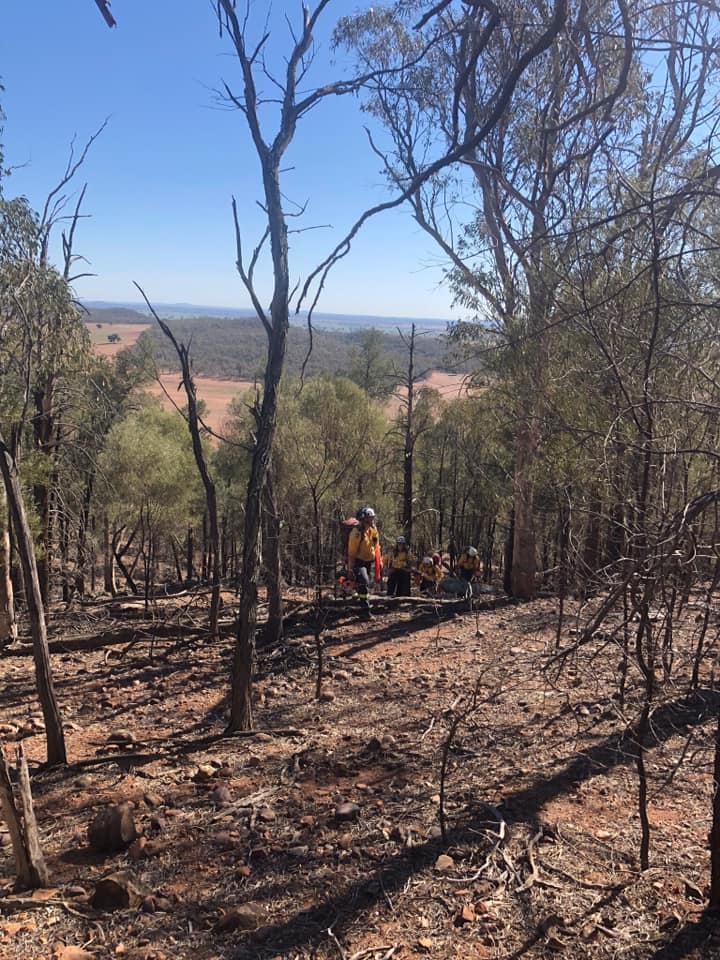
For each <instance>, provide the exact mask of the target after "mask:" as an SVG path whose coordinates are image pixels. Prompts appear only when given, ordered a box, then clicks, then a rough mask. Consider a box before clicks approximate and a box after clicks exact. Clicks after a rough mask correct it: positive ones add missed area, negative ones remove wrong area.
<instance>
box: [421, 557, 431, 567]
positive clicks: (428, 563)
mask: <svg viewBox="0 0 720 960" xmlns="http://www.w3.org/2000/svg"><path fill="white" fill-rule="evenodd" d="M432 562H433V558H432V557H423V563H424V564H425V565H426V566H428V567H431V566H432Z"/></svg>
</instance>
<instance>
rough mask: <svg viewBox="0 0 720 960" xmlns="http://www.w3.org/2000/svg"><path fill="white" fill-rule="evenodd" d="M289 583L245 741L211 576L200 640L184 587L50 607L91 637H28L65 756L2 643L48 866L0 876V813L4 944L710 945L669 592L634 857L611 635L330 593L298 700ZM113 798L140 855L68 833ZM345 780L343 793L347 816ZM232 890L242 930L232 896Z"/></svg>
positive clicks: (703, 763) (685, 640)
mask: <svg viewBox="0 0 720 960" xmlns="http://www.w3.org/2000/svg"><path fill="white" fill-rule="evenodd" d="M293 596H294V601H291V602H289V606H288V610H289V613H288V621H287V631H286V638H285V641H284V643H283V645H282V646H281V647H279V648H277V649H273V650H262V649H261V651H260V656H259V663H258V672H257V680H256V685H255V696H256V720H257V725H258V732H256V733H255V734H252V735H244V736H242V735H241V736H234V737H225V736H223V725H224V720H225V717H226V715H227V714H226V711H227V692H228V691H227V672H228V664H229V660H230V656H231V650H232V632H233V616H234V598H233V596H232V595H231V594H226V595H225V607H224V630H225V631H226V636H225V638H224V639H223V640H222V641H221V642H220V643H217V644H205V643H203V642H202V641H201V640H199V639H198V628H199V626H201V624H202V619H203V610H204V604H205V603H206V600H207V598H206V596H205V595H200V596H190V595H188V596H186V597H179V598H173V600H172V601H169V600H168V601H162V602H158V603H157V604H156V605H154V609H153V611H152V616H151V617H144V616H143V615H142V611H141V609H139V607H140V606H141V605H139V604H138V603H137V602H134V601H123V602H122V603H121V602H119V601H105V602H96V603H95V604H94V605H84V606H82V607H77V608H76V609H74V610H67V611H59V610H58V611H57V612H56V614H55V617H54V619H53V622H52V634H53V637H54V638H55V639H59V640H62V641H63V642H64V643H65V644H66V645H69V644H70V641H71V640H72V639H73V638H81V637H85V638H87V639H88V641H90V639H91V638H92V642H89V645H90V646H91V647H92V646H95V647H96V649H86V650H84V651H80V650H70V649H67V652H65V653H61V652H60V653H56V654H54V655H53V668H54V671H55V676H56V682H57V688H58V697H59V700H60V703H61V705H62V710H63V713H64V716H65V724H66V730H67V738H68V748H69V753H70V761H71V764H72V766H71V767H69V768H68V769H66V770H46V771H42V770H40V769H39V768H38V767H37V762H38V761H40V760H42V758H43V756H44V739H43V735H42V731H41V718H39V710H38V705H37V703H36V701H35V697H34V695H33V693H32V679H31V676H32V665H31V659H30V657H29V651H28V648H24V647H19V646H18V647H17V648H16V649H15V650H13V651H10V652H6V653H5V654H4V655H3V657H2V668H3V669H2V685H1V688H0V693H1V694H2V696H1V698H0V732H1V733H2V736H3V738H4V739H5V740H6V742H8V747H7V748H6V749H9V747H10V746H11V743H10V741H13V740H16V739H22V740H23V742H24V745H25V749H26V752H27V754H28V756H29V757H30V759H31V761H32V766H33V789H34V794H35V802H36V808H37V814H38V820H39V827H40V834H41V840H42V844H43V848H44V850H45V854H46V857H47V860H48V864H49V867H50V870H51V874H52V880H51V882H52V885H53V886H52V890H51V891H49V892H47V891H46V892H44V893H43V894H42V897H44V898H45V899H42V898H30V897H27V896H26V897H19V896H18V895H15V894H13V893H12V892H11V881H12V875H13V864H12V858H11V856H10V851H9V846H8V843H7V836H6V835H5V834H0V840H1V841H2V846H1V847H0V874H1V875H2V876H3V877H4V880H3V881H2V886H3V887H4V894H5V896H4V897H1V896H0V956H2V958H3V960H39V958H41V957H44V958H47V960H50V958H53V960H55V958H61V960H69V958H70V957H71V956H73V954H71V953H68V952H65V953H63V951H64V950H65V951H67V948H68V947H70V946H73V947H82V948H83V949H84V950H85V951H87V956H88V957H97V958H110V957H118V956H120V957H127V958H134V960H171V958H172V960H272V958H278V960H300V958H302V960H311V958H313V960H380V958H383V960H389V958H391V957H392V958H401V960H407V958H420V957H433V958H437V960H446V958H463V960H480V958H490V957H493V958H503V960H540V958H543V960H544V958H550V957H557V956H564V957H567V958H590V960H596V958H597V960H599V958H603V960H604V958H607V960H610V958H625V960H651V958H654V960H671V958H678V960H679V958H684V960H701V958H720V931H719V930H718V927H717V926H716V924H715V922H714V921H713V920H712V918H711V917H710V916H709V915H707V914H704V913H703V906H704V898H705V896H706V893H707V880H708V851H707V840H706V838H707V831H708V826H709V817H710V806H711V800H712V771H711V765H710V761H711V756H712V753H711V749H712V740H713V728H714V724H715V723H716V711H717V707H716V704H715V700H714V699H713V695H711V694H709V693H708V694H707V696H706V698H705V699H703V697H697V696H695V697H691V698H690V699H689V700H687V699H686V696H685V687H684V686H683V684H682V683H681V682H680V680H679V677H680V676H681V675H682V669H683V668H682V663H683V662H684V660H683V658H684V656H685V653H684V651H686V650H689V649H690V646H691V645H690V637H691V631H692V629H693V624H694V622H695V621H694V617H695V614H696V611H695V610H693V609H692V607H690V608H688V612H689V616H688V623H687V629H686V632H685V634H684V636H683V630H682V629H681V630H679V631H678V632H677V633H676V635H675V643H676V645H677V646H676V651H677V659H676V670H677V673H676V676H677V677H678V680H677V681H676V682H674V683H673V684H671V685H669V686H668V687H667V688H666V689H664V690H663V692H662V695H661V697H660V699H659V700H658V704H657V709H656V711H655V714H654V724H655V727H654V735H655V742H654V744H653V745H652V748H651V750H650V752H649V755H648V766H649V771H650V779H651V782H650V797H651V799H650V814H651V822H652V844H651V868H650V869H649V870H647V871H645V872H641V871H640V870H639V869H638V865H637V858H638V843H639V821H638V816H637V810H636V806H637V803H636V794H637V786H636V781H635V770H634V763H633V750H634V748H633V743H632V737H628V723H629V722H630V719H631V718H632V717H634V716H635V715H636V710H637V702H636V701H637V697H638V695H639V688H640V684H639V677H636V676H634V675H633V674H632V671H631V676H630V689H629V693H628V698H627V700H626V703H625V705H624V706H621V705H620V703H619V701H618V699H617V692H616V687H617V669H616V668H617V660H618V651H617V649H616V648H615V647H614V645H613V644H609V643H605V644H602V643H599V644H597V645H593V646H591V647H588V648H583V650H582V651H581V652H579V653H578V654H577V655H575V656H573V657H570V658H567V659H566V660H565V661H564V667H563V669H559V666H560V665H559V664H558V663H556V664H554V665H551V664H550V658H551V657H552V655H553V653H554V650H555V629H556V619H557V608H556V605H555V603H554V602H553V601H551V600H539V601H536V602H534V603H531V604H525V605H520V606H503V607H498V608H497V609H480V610H477V611H476V612H473V613H469V612H457V611H456V610H449V609H447V608H444V607H443V608H440V607H438V608H437V609H436V608H435V607H433V606H432V605H431V606H430V607H429V608H428V607H427V606H425V607H422V608H421V607H419V606H418V605H417V603H415V605H412V606H410V605H395V606H393V605H392V604H393V601H382V602H381V601H379V600H378V601H376V603H375V612H376V617H375V619H374V620H373V621H372V623H370V624H365V623H361V622H359V621H358V619H357V614H356V611H355V609H354V606H353V602H352V601H350V600H348V601H347V602H346V603H345V604H343V603H342V602H341V601H338V602H337V603H338V604H339V606H334V607H332V608H331V616H330V619H329V621H328V625H327V628H326V631H325V633H324V635H323V645H324V653H325V678H324V681H323V684H322V696H321V697H320V699H316V697H315V679H316V668H317V662H316V650H315V642H314V639H313V621H312V620H311V619H310V620H309V619H307V617H308V615H309V612H310V610H309V606H308V603H307V602H305V601H309V600H310V595H309V594H308V596H307V597H305V596H304V595H303V594H302V593H301V592H297V591H296V592H295V593H294V595H293ZM329 602H330V603H331V604H332V603H333V601H329ZM293 610H294V612H293ZM571 612H572V613H576V612H577V608H573V609H572V610H571ZM159 626H162V627H163V628H164V629H165V630H167V629H168V628H169V629H170V633H171V635H170V637H167V636H166V637H165V638H164V639H160V638H157V637H154V636H153V631H155V632H157V630H158V627H159ZM575 626H576V623H575V621H574V620H568V621H566V623H565V626H564V629H563V632H562V643H563V645H564V646H567V647H570V646H571V645H572V643H573V642H574V639H575V638H576V636H577V634H576V633H575V629H574V628H575ZM100 643H103V644H106V645H105V646H103V647H99V646H98V645H99V644H100ZM456 720H457V721H458V722H457V728H456V730H455V733H454V735H453V736H452V738H450V737H449V730H450V729H451V727H452V725H453V722H454V721H456ZM113 735H114V736H113ZM123 738H124V739H125V743H124V744H122V743H118V742H113V741H114V739H115V740H117V739H120V740H122V739H123ZM443 757H445V760H446V776H445V780H444V787H443V786H441V781H442V778H441V768H442V763H443ZM218 788H224V790H223V789H218ZM441 790H444V799H442V800H441ZM225 791H227V792H225ZM119 800H129V801H131V802H133V803H134V804H135V817H136V820H137V821H138V823H139V824H140V826H141V827H142V828H143V830H144V833H145V836H146V837H147V838H148V840H149V841H153V844H154V847H153V845H152V844H151V847H150V849H151V850H152V853H153V855H152V856H151V857H149V858H141V859H133V857H132V856H131V855H130V854H129V853H128V852H122V853H117V854H110V855H101V854H98V853H95V852H93V851H92V850H91V849H90V848H89V846H88V843H87V827H88V824H89V822H90V820H91V819H92V818H93V816H94V815H95V814H96V813H97V812H98V811H99V810H101V809H102V808H103V807H104V806H105V805H107V804H108V803H112V802H117V801H119ZM343 801H350V802H352V803H355V804H357V808H358V809H357V812H356V815H355V816H353V817H351V819H349V820H347V821H343V820H341V819H339V817H338V814H337V812H336V811H337V805H338V804H339V803H340V802H343ZM441 805H442V809H444V815H445V818H446V834H447V835H446V840H445V842H443V839H442V836H441V831H440V810H441ZM441 856H445V857H448V858H449V859H446V860H442V859H439V858H440V857H441ZM117 870H123V871H128V872H129V873H130V874H131V876H132V877H134V878H135V879H137V880H139V881H141V882H142V883H143V884H144V885H145V888H146V889H147V891H148V892H147V895H146V898H145V900H144V901H143V906H142V907H141V908H139V909H137V908H136V909H132V910H124V911H123V910H121V911H117V912H114V913H107V912H102V911H99V910H95V909H93V908H92V907H91V906H90V904H89V896H90V894H91V893H92V891H93V889H94V887H95V884H96V883H97V881H98V879H99V878H101V877H103V876H106V875H108V874H111V873H113V872H114V871H117ZM243 904H245V905H247V904H250V905H251V906H252V908H253V909H254V910H255V920H253V921H252V923H251V926H252V927H253V928H252V929H242V928H241V925H240V926H239V925H238V923H239V921H238V919H237V916H238V915H237V914H233V912H232V911H233V910H234V909H235V908H237V907H239V906H241V905H243ZM80 956H85V955H83V954H81V955H80Z"/></svg>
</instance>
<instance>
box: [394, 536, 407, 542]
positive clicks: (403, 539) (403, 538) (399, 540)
mask: <svg viewBox="0 0 720 960" xmlns="http://www.w3.org/2000/svg"><path fill="white" fill-rule="evenodd" d="M406 542H407V541H406V540H405V537H403V536H399V537H398V538H397V539H396V541H395V543H406Z"/></svg>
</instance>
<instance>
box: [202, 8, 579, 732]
mask: <svg viewBox="0 0 720 960" xmlns="http://www.w3.org/2000/svg"><path fill="white" fill-rule="evenodd" d="M450 6H452V4H451V3H450V2H449V0H448V2H442V3H440V4H438V5H435V6H432V7H430V6H428V7H426V8H424V9H423V10H420V9H418V11H417V16H418V18H419V21H418V27H419V28H420V27H422V28H427V32H428V34H429V35H426V36H424V37H423V39H422V42H421V43H420V44H419V46H414V47H406V48H405V49H401V48H400V47H399V46H396V45H394V44H393V49H394V50H395V51H396V52H399V53H400V55H401V61H402V62H403V63H404V64H406V63H407V62H408V61H412V62H419V61H421V60H422V59H423V57H424V56H425V55H426V53H427V51H428V49H429V48H431V47H432V46H433V45H434V44H435V43H436V42H437V40H438V36H440V35H442V34H443V33H444V32H445V27H444V25H442V24H439V25H438V27H437V29H436V30H433V28H432V25H433V24H435V23H436V22H438V23H439V21H438V18H439V15H440V13H441V12H442V11H443V10H444V9H447V8H449V7H450ZM330 7H331V4H330V2H329V0H320V2H319V3H318V5H317V6H316V7H315V8H314V9H313V10H310V9H308V8H304V10H303V21H302V24H301V26H300V27H299V29H298V30H297V31H296V33H295V34H293V35H292V40H291V42H290V46H289V52H288V54H287V56H286V57H285V58H284V62H285V66H284V70H283V72H282V76H281V77H277V76H273V75H272V71H271V69H270V64H269V60H268V57H267V56H266V48H267V47H268V41H269V38H270V34H269V33H268V32H267V30H266V27H265V24H264V23H263V26H262V27H260V28H259V32H258V35H257V38H256V39H254V40H252V39H251V28H252V18H251V16H250V14H251V13H252V7H250V8H248V10H247V13H246V15H244V16H243V17H240V16H238V13H237V10H236V4H235V2H234V0H219V2H218V4H217V13H218V18H219V22H220V28H221V32H222V33H224V34H226V35H227V36H228V37H229V39H230V41H231V44H232V49H233V51H234V53H235V56H236V58H237V63H238V65H239V67H240V80H239V92H237V91H236V90H235V89H234V84H231V83H228V84H225V86H224V90H223V97H224V100H225V101H226V102H227V103H229V104H232V105H233V106H234V107H236V108H237V109H238V111H239V112H240V114H241V115H242V117H243V119H244V121H245V122H246V124H247V127H248V129H249V131H250V134H251V139H252V142H253V147H254V149H255V152H256V155H257V158H258V161H259V164H260V172H261V177H262V184H263V202H262V208H263V210H264V211H265V214H266V217H267V228H266V230H265V231H264V232H263V235H262V237H261V239H260V241H259V242H258V244H257V245H256V246H255V249H254V252H253V253H252V254H251V255H250V257H248V256H247V252H246V250H245V249H244V248H243V245H242V243H241V230H240V225H239V219H238V216H237V213H236V214H235V224H236V239H237V243H236V247H237V266H238V271H239V273H240V276H241V279H242V281H243V283H244V285H245V287H246V289H247V291H248V294H249V296H250V298H251V301H252V304H253V307H254V309H255V311H256V313H257V316H258V319H259V320H260V322H261V323H262V324H263V327H264V329H265V331H266V334H267V339H268V354H267V363H266V367H265V376H264V388H263V394H262V405H261V408H260V411H259V417H258V424H257V430H256V433H255V445H254V451H253V460H252V465H251V472H250V482H249V484H248V491H247V497H246V507H245V530H244V538H243V565H242V583H241V598H240V615H239V626H238V639H237V645H236V650H235V657H234V663H233V671H232V698H231V711H230V721H229V725H228V726H229V730H231V731H235V730H243V729H248V728H251V727H252V724H253V716H252V705H251V684H252V672H253V664H254V640H255V626H256V619H257V578H258V571H259V566H260V561H259V552H258V535H259V530H260V516H261V503H262V496H263V488H264V486H265V479H266V476H267V471H268V469H269V464H270V460H271V456H272V448H273V441H274V436H275V425H276V417H277V402H278V388H279V384H280V380H281V377H282V372H283V365H284V358H285V349H286V342H287V331H288V325H289V303H290V295H291V284H290V261H289V245H288V223H287V213H286V207H285V200H284V196H283V182H284V179H285V173H284V170H283V166H282V162H283V158H284V157H285V155H286V153H287V151H288V149H289V148H290V146H291V144H292V143H293V141H294V139H295V137H296V135H297V129H298V123H299V122H300V121H301V120H302V119H303V117H305V116H306V114H307V113H308V112H309V111H310V110H312V109H314V108H315V107H317V106H318V105H319V104H321V103H322V101H323V100H326V99H327V98H328V97H336V96H339V95H344V94H349V93H355V92H357V91H358V90H359V89H360V88H361V87H362V86H363V85H365V84H367V83H370V82H372V80H373V78H376V77H378V76H379V74H383V73H387V72H388V70H390V71H393V72H398V71H399V70H400V69H402V68H401V67H398V65H397V64H394V65H392V66H390V67H385V66H382V65H381V66H380V67H379V68H372V69H371V70H369V71H365V72H363V73H362V74H361V75H359V76H357V75H356V76H354V77H351V78H350V79H348V80H331V81H330V82H324V83H321V84H319V85H318V86H316V87H314V88H313V87H309V85H308V80H309V70H310V67H311V64H312V46H313V35H314V33H315V30H316V27H317V25H318V21H319V20H320V18H321V17H322V16H323V15H324V14H326V13H327V10H328V9H329V8H330ZM476 12H477V16H476V18H475V27H477V26H480V25H481V26H482V27H483V29H480V30H475V31H474V32H473V33H472V35H470V34H468V43H469V45H470V46H471V47H472V49H473V51H474V53H473V56H474V58H475V60H476V61H478V60H479V59H480V58H481V55H482V53H483V52H484V51H485V50H487V47H488V41H489V38H490V37H491V36H492V35H493V34H494V33H495V32H496V31H497V30H500V29H501V23H500V20H499V18H498V17H497V15H496V14H495V13H493V11H492V10H490V9H486V8H484V7H480V6H478V7H477V8H476ZM564 18H565V0H556V4H555V6H554V7H553V9H552V10H551V11H550V12H549V13H548V14H547V16H542V17H541V18H540V20H539V22H536V25H534V26H533V28H532V29H530V30H528V31H527V32H526V35H525V37H524V38H523V41H522V42H521V43H520V44H519V45H518V47H517V49H516V51H515V52H516V56H515V58H514V59H513V61H512V62H511V63H509V64H508V68H507V70H506V71H505V72H503V73H502V75H500V76H497V77H496V82H495V83H494V84H493V86H492V90H489V91H487V93H488V96H487V99H486V104H485V105H486V107H487V111H486V116H485V118H484V120H483V122H482V123H479V124H478V125H477V127H476V128H475V129H474V130H473V131H472V132H470V131H467V132H466V133H467V135H465V133H463V132H461V131H460V130H459V129H458V130H457V136H456V137H455V138H454V140H453V142H452V143H450V144H448V143H446V142H445V143H443V144H442V145H441V149H439V150H438V151H437V152H436V153H435V155H434V156H433V157H432V158H431V157H429V156H428V158H427V163H426V164H425V165H424V166H423V167H422V169H418V170H416V172H415V174H414V175H413V176H412V177H411V178H409V180H408V181H407V182H406V183H405V184H403V185H402V186H401V188H400V189H399V190H398V191H397V192H396V195H395V196H394V197H393V198H392V199H391V200H388V201H387V202H384V203H381V204H378V205H376V206H375V207H373V208H371V209H370V210H367V211H365V212H364V213H363V214H362V215H361V216H360V217H359V218H358V220H357V221H356V223H355V224H354V225H353V226H352V227H351V229H350V230H349V231H348V233H347V234H346V236H345V237H344V238H343V239H342V240H341V241H340V243H339V244H337V245H336V246H335V248H334V249H333V250H332V251H331V253H330V254H329V255H328V257H327V258H326V259H325V260H324V261H323V262H322V263H320V264H319V265H318V267H317V268H316V269H315V270H314V271H312V272H311V274H310V275H309V276H308V277H307V279H306V280H305V283H304V284H303V285H302V288H301V291H300V300H299V302H300V303H302V302H305V300H306V299H309V302H310V314H312V311H313V309H314V307H315V304H316V303H317V302H318V299H319V297H320V295H321V292H322V289H323V286H324V282H325V278H326V277H327V274H328V271H329V270H330V269H331V268H332V266H333V265H334V264H335V263H336V262H337V261H338V259H340V258H341V257H343V256H345V255H346V254H347V253H348V251H349V250H350V247H351V243H352V240H353V238H354V236H355V235H356V234H357V232H358V230H359V229H360V228H361V227H362V225H363V223H365V222H366V220H367V219H368V218H369V217H371V216H374V215H376V214H378V213H380V212H382V211H384V210H386V209H390V208H392V207H395V206H398V205H400V204H401V203H403V202H404V201H405V200H407V199H408V198H409V197H410V196H412V195H413V194H414V193H415V192H416V191H417V190H418V189H419V188H420V187H421V186H422V184H423V183H425V182H426V181H429V180H430V179H431V178H432V177H433V176H434V175H436V174H437V173H438V172H439V171H440V170H442V169H443V168H444V167H446V166H447V165H448V164H450V163H452V162H454V161H456V160H458V159H460V158H461V157H463V156H465V155H466V154H467V153H468V152H469V151H471V150H472V149H473V148H474V147H476V146H477V145H478V144H479V143H480V142H481V141H482V140H483V139H484V138H485V137H486V136H487V135H488V133H489V132H490V131H491V130H492V129H493V127H494V126H495V125H496V124H497V123H498V121H499V119H500V118H501V117H502V116H503V114H504V112H505V111H506V110H507V108H508V105H509V103H510V100H511V98H512V94H513V91H514V89H515V86H516V85H517V83H518V81H519V79H520V77H521V76H522V74H523V72H524V71H525V70H526V69H527V67H528V65H529V64H530V63H532V61H533V60H534V59H535V58H536V57H538V56H540V55H541V54H542V53H543V51H544V50H546V49H547V48H548V47H549V46H550V45H551V44H552V43H553V41H554V40H555V38H556V36H557V35H558V33H559V31H560V29H561V28H562V24H563V22H564ZM403 58H405V59H403ZM268 80H269V82H270V83H271V84H272V90H273V92H272V94H271V95H270V96H264V95H263V93H262V84H264V83H265V82H266V81H268ZM300 81H302V83H303V88H304V89H307V90H308V92H301V91H300V89H299V83H300ZM462 86H463V81H462V80H460V81H459V82H458V95H459V94H460V93H461V90H462ZM273 104H274V105H275V106H276V107H277V108H278V109H277V113H278V115H277V118H276V126H275V128H274V132H272V133H271V134H269V135H268V134H267V133H266V132H265V131H266V130H267V129H268V123H269V121H268V115H269V114H270V113H271V109H270V108H271V105H273ZM268 239H269V241H270V255H271V264H270V266H271V277H270V282H269V287H270V288H271V290H272V296H271V300H270V308H269V310H267V309H266V308H265V307H264V305H263V302H262V296H261V294H260V292H259V287H258V285H257V283H256V281H255V271H256V268H257V266H258V262H259V258H260V255H261V252H262V249H263V247H264V245H265V242H266V241H267V240H268Z"/></svg>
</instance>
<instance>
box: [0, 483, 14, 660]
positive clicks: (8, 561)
mask: <svg viewBox="0 0 720 960" xmlns="http://www.w3.org/2000/svg"><path fill="white" fill-rule="evenodd" d="M11 565H12V551H11V549H10V516H9V514H8V506H7V498H6V496H5V485H4V484H2V483H0V647H2V646H4V645H5V644H6V643H12V642H13V641H14V640H16V639H17V623H16V621H15V593H14V591H13V584H12V576H11Z"/></svg>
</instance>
